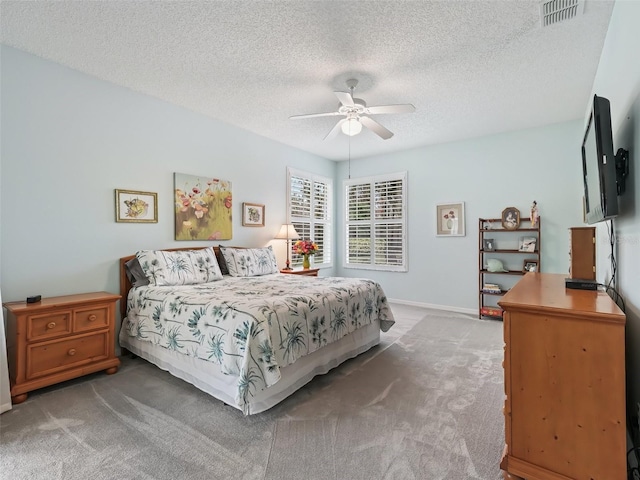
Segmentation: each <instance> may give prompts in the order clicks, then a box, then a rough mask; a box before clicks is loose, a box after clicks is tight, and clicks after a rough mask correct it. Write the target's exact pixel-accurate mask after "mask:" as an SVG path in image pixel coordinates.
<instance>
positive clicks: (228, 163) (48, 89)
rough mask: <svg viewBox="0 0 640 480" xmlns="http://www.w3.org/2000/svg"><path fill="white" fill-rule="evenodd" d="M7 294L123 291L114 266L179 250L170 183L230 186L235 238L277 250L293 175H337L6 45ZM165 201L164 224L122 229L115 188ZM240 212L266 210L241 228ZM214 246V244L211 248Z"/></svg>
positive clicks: (322, 162)
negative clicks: (179, 176) (259, 221)
mask: <svg viewBox="0 0 640 480" xmlns="http://www.w3.org/2000/svg"><path fill="white" fill-rule="evenodd" d="M1 54H2V57H1V61H2V72H1V74H2V77H1V80H2V84H1V87H2V98H1V101H2V103H1V107H2V111H1V125H2V143H1V150H0V152H1V169H2V177H1V182H2V183H1V203H0V205H1V207H2V210H1V215H0V218H1V220H2V230H1V242H0V248H1V250H0V258H1V259H2V261H1V264H0V265H1V269H2V270H1V277H0V278H1V282H2V283H1V291H2V297H3V299H4V300H5V301H12V300H21V299H24V298H25V297H26V296H27V295H33V294H41V295H43V296H51V295H63V294H71V293H76V292H88V291H96V290H106V291H110V292H118V291H119V280H118V258H119V257H122V256H126V255H131V254H133V253H135V251H136V250H138V249H141V248H169V247H185V246H200V245H206V244H207V242H193V243H192V242H175V241H174V240H173V225H174V220H173V173H174V172H180V173H187V174H193V175H205V176H212V177H219V178H222V179H226V180H230V181H232V182H233V201H234V206H233V215H234V218H233V229H234V230H233V240H231V241H228V242H224V243H226V244H227V245H243V246H263V245H266V244H268V243H269V242H273V245H274V248H276V250H277V252H278V257H279V261H280V263H281V264H282V266H284V256H285V249H284V242H282V241H272V238H273V237H274V236H275V235H276V233H277V232H278V230H279V227H280V225H281V224H282V223H283V222H284V220H285V215H286V167H287V166H293V167H296V168H299V169H301V170H305V171H311V172H313V173H317V174H320V175H324V176H328V177H333V176H334V175H335V162H333V161H330V160H326V159H322V158H319V157H317V156H314V155H311V154H308V153H305V152H301V151H299V150H296V149H293V148H290V147H287V146H284V145H282V144H279V143H276V142H273V141H271V140H268V139H266V138H264V137H260V136H258V135H255V134H252V133H249V132H247V131H244V130H241V129H238V128H235V127H232V126H229V125H226V124H224V123H222V122H219V121H216V120H212V119H210V118H207V117H205V116H202V115H199V114H197V113H193V112H191V111H188V110H185V109H183V108H180V107H177V106H174V105H171V104H168V103H166V102H163V101H160V100H157V99H155V98H152V97H149V96H145V95H141V94H138V93H135V92H133V91H131V90H128V89H125V88H121V87H118V86H115V85H113V84H110V83H107V82H103V81H100V80H97V79H95V78H93V77H90V76H87V75H84V74H82V73H79V72H77V71H74V70H71V69H68V68H65V67H62V66H60V65H57V64H55V63H52V62H49V61H45V60H42V59H40V58H38V57H35V56H32V55H29V54H27V53H24V52H22V51H19V50H16V49H13V48H9V47H6V46H3V47H2V50H1ZM116 188H119V189H130V190H143V191H151V192H157V193H158V204H159V209H158V210H159V221H158V223H157V224H135V223H134V224H127V223H115V213H114V211H115V207H114V189H116ZM242 202H252V203H261V204H265V205H266V215H265V217H266V226H265V227H264V228H255V227H253V228H252V227H243V226H242V222H241V204H242ZM209 244H210V243H209Z"/></svg>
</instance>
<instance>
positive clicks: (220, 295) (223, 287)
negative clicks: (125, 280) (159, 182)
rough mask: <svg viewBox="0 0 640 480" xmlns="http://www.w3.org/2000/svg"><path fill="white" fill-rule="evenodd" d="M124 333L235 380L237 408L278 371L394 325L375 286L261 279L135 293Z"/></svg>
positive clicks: (353, 280)
mask: <svg viewBox="0 0 640 480" xmlns="http://www.w3.org/2000/svg"><path fill="white" fill-rule="evenodd" d="M127 312H128V313H127V317H126V319H125V320H124V322H123V329H124V330H125V333H126V334H127V335H129V336H132V337H136V338H137V339H138V340H142V341H147V342H152V343H154V344H156V345H159V346H162V347H164V348H167V349H171V350H175V351H177V352H180V353H183V354H185V355H190V356H195V357H198V358H200V359H203V360H207V361H210V362H214V363H216V364H219V365H220V369H221V371H222V372H223V373H225V374H228V375H234V376H237V377H238V383H237V387H238V388H237V393H236V402H237V404H238V405H239V406H240V407H242V408H243V411H244V413H245V414H247V413H249V412H248V411H246V410H247V408H246V404H247V399H248V398H250V397H251V396H252V395H253V394H254V393H255V392H257V391H260V390H262V389H264V388H267V387H269V386H271V385H273V384H275V383H276V382H277V381H278V380H279V379H280V367H284V366H286V365H289V364H292V363H293V362H295V361H296V359H298V358H300V357H302V356H304V355H307V354H309V353H312V352H314V351H315V350H317V349H319V348H321V347H322V346H324V345H327V344H329V343H331V342H334V341H336V340H338V339H340V338H341V337H343V336H345V335H347V334H349V333H351V332H353V331H354V330H356V329H357V328H360V327H362V326H364V325H367V324H370V323H372V322H374V321H375V320H379V321H380V328H381V330H382V331H387V330H388V329H389V328H391V326H392V325H393V324H394V323H395V322H394V320H393V315H392V313H391V310H390V308H389V305H388V303H387V299H386V296H385V294H384V292H383V291H382V288H381V287H380V285H379V284H377V283H376V282H374V281H371V280H366V279H356V278H338V277H321V278H317V277H307V276H301V275H282V274H274V275H265V276H261V277H225V278H224V279H223V280H220V281H216V282H212V283H205V284H199V285H184V286H173V287H167V286H163V287H157V286H145V287H135V288H132V289H131V290H130V292H129V296H128V299H127Z"/></svg>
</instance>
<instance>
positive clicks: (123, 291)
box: [120, 247, 246, 319]
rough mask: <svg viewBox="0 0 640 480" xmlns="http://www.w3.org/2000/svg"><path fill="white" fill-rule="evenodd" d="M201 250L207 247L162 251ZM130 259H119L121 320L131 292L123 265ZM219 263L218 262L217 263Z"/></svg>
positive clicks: (214, 249)
mask: <svg viewBox="0 0 640 480" xmlns="http://www.w3.org/2000/svg"><path fill="white" fill-rule="evenodd" d="M203 248H209V247H183V248H164V249H163V250H166V251H169V252H175V251H178V250H202V249H203ZM229 248H246V247H229ZM213 251H214V252H215V253H216V258H220V255H222V254H221V253H220V249H219V248H218V247H213ZM132 258H135V255H129V256H128V257H122V258H121V259H120V295H122V298H121V299H120V315H121V318H122V319H124V317H125V316H126V315H127V298H128V296H129V290H131V286H132V285H131V282H130V281H129V277H127V271H126V269H125V266H124V264H125V263H127V262H128V261H129V260H131V259H132ZM218 263H219V261H218Z"/></svg>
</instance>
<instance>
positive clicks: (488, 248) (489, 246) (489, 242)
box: [482, 238, 496, 252]
mask: <svg viewBox="0 0 640 480" xmlns="http://www.w3.org/2000/svg"><path fill="white" fill-rule="evenodd" d="M482 248H483V250H484V251H485V252H493V251H494V250H495V249H496V241H495V240H494V239H493V238H485V239H484V240H483V241H482Z"/></svg>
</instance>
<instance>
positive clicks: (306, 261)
mask: <svg viewBox="0 0 640 480" xmlns="http://www.w3.org/2000/svg"><path fill="white" fill-rule="evenodd" d="M302 268H304V269H305V270H309V269H310V268H311V262H310V261H309V255H303V256H302Z"/></svg>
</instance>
